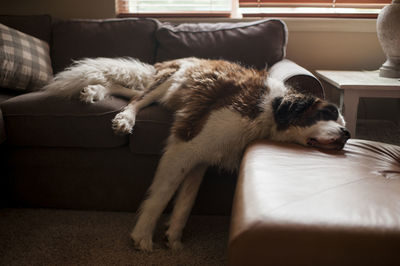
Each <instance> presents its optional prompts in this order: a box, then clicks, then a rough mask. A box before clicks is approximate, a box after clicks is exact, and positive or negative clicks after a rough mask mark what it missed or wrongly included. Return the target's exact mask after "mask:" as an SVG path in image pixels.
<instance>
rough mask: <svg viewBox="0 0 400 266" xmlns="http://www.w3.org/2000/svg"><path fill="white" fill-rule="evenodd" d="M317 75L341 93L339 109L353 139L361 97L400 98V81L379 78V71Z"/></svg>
mask: <svg viewBox="0 0 400 266" xmlns="http://www.w3.org/2000/svg"><path fill="white" fill-rule="evenodd" d="M316 73H317V76H318V77H320V78H321V79H322V80H324V81H326V82H328V83H329V84H331V85H333V86H334V87H335V88H336V89H338V90H339V91H340V104H339V108H340V110H341V111H342V112H343V113H344V118H345V120H346V123H347V129H348V130H349V131H350V133H351V135H352V136H353V137H354V136H355V133H356V122H357V110H358V102H359V99H360V97H370V98H400V80H399V79H398V78H382V77H379V71H337V70H335V71H334V70H317V71H316Z"/></svg>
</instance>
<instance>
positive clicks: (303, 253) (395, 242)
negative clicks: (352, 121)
mask: <svg viewBox="0 0 400 266" xmlns="http://www.w3.org/2000/svg"><path fill="white" fill-rule="evenodd" d="M236 189H237V190H236V194H235V200H234V206H233V214H232V224H231V229H230V239H229V247H228V252H229V254H228V256H229V265H274V266H275V265H324V266H327V265H340V266H342V265H352V266H354V265H400V147H399V146H394V145H389V144H383V143H378V142H372V141H363V140H349V142H348V143H347V144H346V146H345V148H344V149H343V150H342V151H322V150H316V149H312V148H307V147H302V146H299V145H292V144H283V143H274V142H268V141H261V142H256V143H254V144H252V145H251V146H250V147H249V148H248V149H247V150H246V152H245V155H244V157H243V161H242V165H241V169H240V175H239V180H238V184H237V188H236Z"/></svg>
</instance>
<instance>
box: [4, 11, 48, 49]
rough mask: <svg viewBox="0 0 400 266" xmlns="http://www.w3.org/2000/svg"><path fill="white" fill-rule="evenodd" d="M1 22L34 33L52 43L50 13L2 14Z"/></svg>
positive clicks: (33, 34) (30, 33)
mask: <svg viewBox="0 0 400 266" xmlns="http://www.w3.org/2000/svg"><path fill="white" fill-rule="evenodd" d="M0 23H2V24H4V25H7V26H8V27H11V28H14V29H16V30H19V31H22V32H24V33H26V34H29V35H32V36H34V37H36V38H39V39H41V40H43V41H45V42H47V43H49V44H50V40H51V17H50V16H49V15H33V16H12V15H0Z"/></svg>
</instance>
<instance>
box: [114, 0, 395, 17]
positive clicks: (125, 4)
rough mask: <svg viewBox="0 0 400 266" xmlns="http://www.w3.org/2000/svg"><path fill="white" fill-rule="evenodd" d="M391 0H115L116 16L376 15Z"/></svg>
mask: <svg viewBox="0 0 400 266" xmlns="http://www.w3.org/2000/svg"><path fill="white" fill-rule="evenodd" d="M390 3H391V0H192V1H191V0H116V10H117V14H118V16H119V17H124V16H153V17H166V16H170V17H185V16H186V17H188V16H190V17H192V16H207V17H229V16H231V17H239V16H240V15H237V14H243V16H246V17H252V16H254V17H262V16H269V17H279V16H291V17H293V16H301V17H303V16H304V17H305V16H307V17H366V18H369V17H376V16H377V14H378V13H379V11H380V9H381V8H382V7H383V6H385V5H387V4H390Z"/></svg>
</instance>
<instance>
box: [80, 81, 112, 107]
mask: <svg viewBox="0 0 400 266" xmlns="http://www.w3.org/2000/svg"><path fill="white" fill-rule="evenodd" d="M105 96H106V89H105V88H104V86H102V85H88V86H86V87H85V88H83V89H82V91H81V94H80V95H79V99H80V100H81V101H82V102H86V103H94V102H96V101H101V100H103V99H104V98H105Z"/></svg>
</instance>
